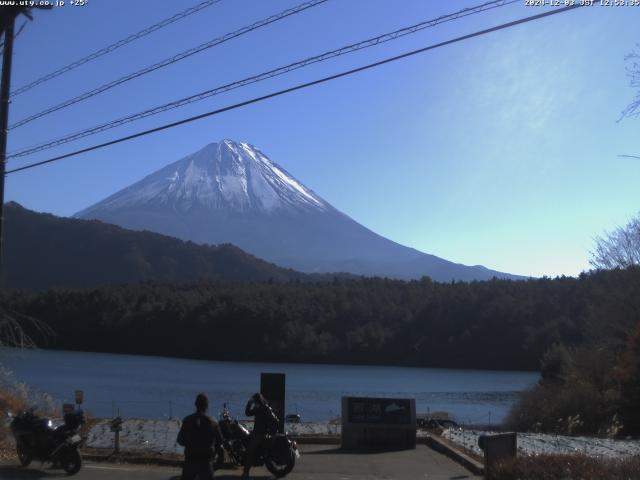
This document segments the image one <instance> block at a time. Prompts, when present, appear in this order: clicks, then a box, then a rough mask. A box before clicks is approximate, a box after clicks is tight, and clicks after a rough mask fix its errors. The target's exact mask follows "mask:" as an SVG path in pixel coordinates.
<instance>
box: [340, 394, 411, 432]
mask: <svg viewBox="0 0 640 480" xmlns="http://www.w3.org/2000/svg"><path fill="white" fill-rule="evenodd" d="M347 408H348V418H349V423H374V424H391V425H409V424H411V401H410V400H408V399H395V398H356V397H349V398H348V400H347Z"/></svg>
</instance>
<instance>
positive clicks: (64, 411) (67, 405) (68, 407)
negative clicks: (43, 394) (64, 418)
mask: <svg viewBox="0 0 640 480" xmlns="http://www.w3.org/2000/svg"><path fill="white" fill-rule="evenodd" d="M74 411H75V407H74V406H73V404H72V403H65V404H64V405H62V414H63V415H66V414H68V413H73V412H74Z"/></svg>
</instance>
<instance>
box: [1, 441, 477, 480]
mask: <svg viewBox="0 0 640 480" xmlns="http://www.w3.org/2000/svg"><path fill="white" fill-rule="evenodd" d="M301 453H302V456H301V458H300V459H299V460H298V462H297V463H296V466H295V468H294V469H293V472H291V474H289V475H288V476H287V477H286V478H287V479H290V480H361V479H368V480H370V479H385V480H404V479H407V480H409V479H410V480H416V479H422V480H445V479H446V480H462V479H467V478H469V479H470V478H481V477H474V476H473V475H472V474H471V473H469V472H468V471H467V470H466V469H465V468H463V467H462V466H460V465H458V464H457V463H455V462H453V461H452V460H450V459H449V458H448V457H445V456H444V455H441V454H440V453H437V452H435V451H433V450H431V449H430V448H429V447H426V446H424V445H418V447H417V448H416V449H415V450H406V451H402V452H385V453H366V454H365V453H362V454H358V453H344V452H341V451H340V450H338V449H337V448H336V446H335V445H301ZM241 473H242V469H240V468H238V469H235V470H234V469H223V470H218V471H216V475H215V476H216V478H217V479H221V480H222V479H228V480H231V479H237V477H239V476H240V474H241ZM251 476H252V478H255V479H263V480H266V479H269V478H272V477H271V475H270V474H269V472H268V471H267V470H266V469H264V468H254V469H252V470H251ZM54 478H66V476H65V475H64V473H63V472H62V471H61V470H51V469H48V468H47V467H46V466H44V467H40V465H39V463H37V462H36V463H34V464H33V465H31V466H30V467H29V468H21V467H16V466H14V465H6V464H5V465H0V479H2V480H14V479H15V480H22V479H54ZM73 479H74V480H110V479H132V480H179V479H180V470H179V469H178V468H168V467H155V466H142V465H127V464H108V463H91V462H87V463H86V464H85V465H83V468H82V470H81V471H80V472H79V473H78V474H77V475H76V476H74V477H73Z"/></svg>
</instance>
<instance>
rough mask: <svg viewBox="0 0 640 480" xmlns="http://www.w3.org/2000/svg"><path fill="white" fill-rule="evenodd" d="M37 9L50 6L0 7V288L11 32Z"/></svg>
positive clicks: (0, 283) (2, 273)
mask: <svg viewBox="0 0 640 480" xmlns="http://www.w3.org/2000/svg"><path fill="white" fill-rule="evenodd" d="M32 8H38V9H43V10H49V9H51V8H52V6H51V5H47V6H35V7H18V6H13V7H0V29H1V30H0V34H1V33H4V51H3V57H2V80H1V83H0V287H2V286H3V285H4V276H5V275H4V274H5V272H4V268H3V265H2V244H3V241H2V239H3V233H4V180H5V176H6V173H5V171H6V166H7V135H8V133H9V102H10V100H11V99H10V96H11V60H12V59H13V35H14V34H13V30H14V26H15V23H16V17H18V15H21V14H22V15H24V16H26V17H27V18H28V19H29V20H33V17H32V16H31V12H30V10H31V9H32Z"/></svg>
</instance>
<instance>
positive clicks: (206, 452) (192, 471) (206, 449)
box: [177, 393, 222, 480]
mask: <svg viewBox="0 0 640 480" xmlns="http://www.w3.org/2000/svg"><path fill="white" fill-rule="evenodd" d="M195 404H196V412H195V413H192V414H191V415H189V416H187V417H185V418H184V420H183V421H182V427H181V428H180V432H178V438H177V442H178V444H179V445H182V446H183V447H184V466H183V467H182V480H194V479H195V478H196V477H197V478H198V479H199V480H212V479H213V469H212V467H211V460H212V459H213V451H214V448H215V447H216V446H217V445H219V444H220V443H222V435H221V434H220V428H219V427H218V423H217V422H216V421H215V420H212V419H211V418H210V417H209V416H208V415H207V409H208V408H209V399H208V398H207V396H206V395H205V394H204V393H200V394H198V396H197V397H196V402H195Z"/></svg>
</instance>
